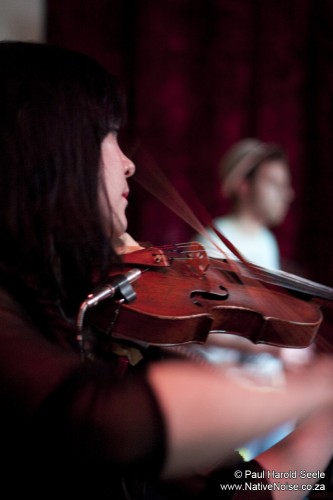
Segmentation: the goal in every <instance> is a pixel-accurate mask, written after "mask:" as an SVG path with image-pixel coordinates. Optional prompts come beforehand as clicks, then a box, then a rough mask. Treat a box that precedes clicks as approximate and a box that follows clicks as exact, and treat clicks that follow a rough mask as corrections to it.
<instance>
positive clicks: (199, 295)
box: [190, 285, 229, 307]
mask: <svg viewBox="0 0 333 500" xmlns="http://www.w3.org/2000/svg"><path fill="white" fill-rule="evenodd" d="M219 288H220V290H221V292H207V291H206V290H193V291H192V292H191V294H190V297H191V299H192V302H193V304H194V305H196V306H199V307H202V306H203V304H202V303H201V302H200V299H203V300H205V301H208V300H212V301H214V300H226V299H227V298H228V297H229V292H228V290H227V289H226V288H224V287H223V286H222V285H220V286H219Z"/></svg>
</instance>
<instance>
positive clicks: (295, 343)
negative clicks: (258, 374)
mask: <svg viewBox="0 0 333 500" xmlns="http://www.w3.org/2000/svg"><path fill="white" fill-rule="evenodd" d="M133 269H134V270H139V271H138V273H139V275H140V276H139V277H138V279H136V278H137V276H136V278H135V280H133V283H131V287H133V290H134V295H133V294H132V295H131V299H130V300H126V299H124V298H123V297H122V298H121V297H119V296H118V297H117V295H116V294H113V295H114V296H113V297H112V298H106V299H105V300H101V301H97V302H98V303H97V304H96V307H92V308H91V309H90V310H89V311H88V314H89V323H90V324H91V325H92V326H93V327H94V328H95V329H97V330H98V331H99V332H102V333H103V334H105V335H109V336H111V337H112V338H114V339H119V340H123V341H129V342H134V343H137V344H141V345H152V346H175V345H179V344H188V343H201V344H202V343H205V342H206V340H207V337H208V335H209V334H210V333H222V334H223V333H232V334H236V335H240V336H242V337H245V338H247V339H249V340H250V341H252V342H253V343H255V344H259V343H264V344H270V345H275V346H283V347H294V348H295V347H306V346H309V345H310V344H311V343H312V342H313V340H314V338H315V336H316V334H317V332H318V329H319V327H320V324H321V322H322V319H323V315H322V312H321V309H320V306H321V305H322V304H323V303H326V302H329V301H332V300H333V290H332V289H331V288H329V287H326V286H323V285H319V284H317V283H314V282H312V281H309V280H305V279H302V278H299V277H297V276H294V275H291V274H288V273H284V272H278V271H277V272H275V271H269V270H267V269H263V268H260V267H258V266H255V265H252V264H249V263H244V262H240V261H236V260H229V259H215V258H209V257H208V256H207V253H206V250H205V249H204V247H203V246H202V245H201V244H199V243H195V242H191V243H185V244H178V245H170V246H166V247H150V248H144V249H140V250H138V251H134V252H132V253H129V254H125V255H123V256H122V262H121V263H120V264H119V266H118V268H117V269H116V271H114V270H113V272H112V274H110V276H109V277H108V278H109V279H111V280H112V279H114V278H115V276H123V273H126V272H128V271H129V270H130V271H131V270H132V272H133V273H134V274H135V271H133ZM134 297H135V299H134V300H133V298H134ZM94 305H95V304H94Z"/></svg>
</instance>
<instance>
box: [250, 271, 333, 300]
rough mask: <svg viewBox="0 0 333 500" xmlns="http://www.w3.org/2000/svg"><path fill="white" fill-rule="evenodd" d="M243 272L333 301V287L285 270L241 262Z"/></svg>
mask: <svg viewBox="0 0 333 500" xmlns="http://www.w3.org/2000/svg"><path fill="white" fill-rule="evenodd" d="M240 267H241V268H242V274H243V275H244V276H247V277H252V278H256V279H259V280H260V281H262V282H263V283H268V284H271V285H276V286H281V287H282V288H286V289H288V290H290V291H293V292H299V293H301V294H303V295H307V296H308V297H309V298H316V299H322V300H323V301H324V302H325V303H326V302H328V303H330V302H332V301H333V288H330V287H328V286H325V285H321V284H319V283H316V282H314V281H311V280H308V279H306V278H301V277H299V276H296V275H294V274H290V273H287V272H285V271H275V270H270V269H264V268H262V267H260V266H256V265H254V264H249V263H247V264H246V265H244V264H242V263H240ZM330 305H331V306H332V304H330Z"/></svg>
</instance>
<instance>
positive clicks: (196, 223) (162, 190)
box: [134, 153, 298, 340]
mask: <svg viewBox="0 0 333 500" xmlns="http://www.w3.org/2000/svg"><path fill="white" fill-rule="evenodd" d="M145 157H146V160H145V162H144V169H142V168H141V165H140V168H139V169H138V170H137V174H136V176H135V177H134V179H135V180H136V182H137V183H138V184H140V185H141V186H142V187H143V188H144V189H146V191H148V192H149V193H151V194H152V195H153V196H155V197H156V198H157V199H158V200H159V201H160V202H162V203H163V204H164V205H165V206H166V207H168V208H169V209H170V210H171V211H172V212H174V213H175V214H176V215H177V216H178V217H180V218H181V219H182V220H184V221H185V222H186V223H187V224H188V225H189V226H190V227H191V228H192V229H193V230H194V231H196V232H198V233H199V234H202V235H203V236H204V237H205V238H206V239H207V240H208V241H210V243H211V244H212V245H213V246H214V247H215V248H216V249H217V250H218V251H219V252H220V254H221V256H222V258H223V259H225V261H227V262H228V263H229V265H230V267H231V269H232V270H234V272H235V273H236V274H237V275H239V274H242V275H243V273H241V272H240V267H239V262H238V263H237V262H236V261H235V259H230V258H229V257H228V255H227V253H226V252H225V251H224V250H223V249H222V248H221V247H220V246H219V245H218V244H217V243H216V241H215V239H213V238H212V237H211V235H210V233H209V232H208V231H207V229H206V227H205V226H204V225H203V224H202V222H200V220H199V219H198V217H197V216H196V215H195V214H194V212H193V210H192V209H191V208H190V207H189V206H188V205H187V204H186V202H185V201H184V199H183V198H182V197H181V196H180V195H179V193H178V192H177V190H176V189H175V188H174V186H173V185H172V184H171V182H170V181H169V180H168V179H167V177H166V176H165V175H164V174H163V173H162V171H161V169H159V168H158V166H157V164H156V163H155V162H153V161H152V159H151V158H149V157H148V155H147V154H146V153H145ZM197 204H198V203H197ZM200 208H202V206H201V205H200ZM201 212H203V210H201ZM206 226H208V227H210V228H211V229H213V231H214V232H215V233H216V234H217V236H219V238H220V240H221V241H222V242H223V243H224V244H225V245H226V247H227V248H228V249H229V250H230V251H231V252H232V253H233V254H234V255H235V256H236V257H237V258H238V259H239V260H240V261H241V262H242V264H243V266H242V269H243V270H244V269H245V268H246V269H247V271H248V272H249V268H248V262H247V261H246V260H245V259H244V258H243V257H242V255H241V254H240V253H239V252H238V251H237V249H236V248H235V247H234V246H233V245H232V243H231V242H230V241H229V240H228V239H227V238H226V237H225V236H224V235H222V234H220V233H219V232H218V231H217V230H216V228H214V227H213V225H212V223H211V218H210V217H209V223H207V221H206ZM172 246H173V247H174V246H175V245H169V248H170V247H172ZM176 246H177V245H176ZM178 246H179V247H180V246H181V245H178ZM167 247H168V245H166V246H165V248H167ZM251 267H252V264H251ZM254 268H255V266H254V267H252V269H254ZM270 274H271V273H267V271H265V270H263V269H262V268H258V269H257V270H256V273H255V275H254V276H253V275H252V276H251V274H250V276H251V277H252V278H257V280H258V276H259V275H262V277H263V281H264V278H265V279H266V280H267V276H268V275H270ZM280 280H281V283H280V284H281V285H283V282H284V280H283V278H282V277H280ZM294 280H295V281H297V280H298V278H297V277H296V278H294ZM276 284H277V285H278V284H279V283H276ZM258 286H264V285H263V283H262V282H260V280H259V281H258ZM247 293H248V294H250V295H252V292H251V287H250V288H248V290H247ZM267 293H269V290H268V289H267ZM272 297H273V296H272ZM252 299H253V300H255V297H254V296H253V297H252ZM274 302H275V304H276V302H278V300H276V297H275V296H274ZM281 307H283V308H284V309H285V310H286V309H287V310H288V309H289V310H290V311H292V306H291V305H290V306H289V305H288V304H287V303H286V301H283V303H282V304H281ZM285 340H287V339H285Z"/></svg>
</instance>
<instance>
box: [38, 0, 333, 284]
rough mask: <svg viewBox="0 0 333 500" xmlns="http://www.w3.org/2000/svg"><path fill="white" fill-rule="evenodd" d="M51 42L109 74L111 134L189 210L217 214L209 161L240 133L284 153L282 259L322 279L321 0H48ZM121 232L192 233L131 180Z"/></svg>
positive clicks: (329, 40)
mask: <svg viewBox="0 0 333 500" xmlns="http://www.w3.org/2000/svg"><path fill="white" fill-rule="evenodd" d="M47 24H48V30H47V36H48V40H49V41H50V42H51V43H55V44H57V45H62V46H66V47H70V48H74V49H78V50H81V51H84V52H86V53H88V54H91V55H93V56H94V57H96V58H97V59H98V60H99V61H100V62H102V63H103V64H104V65H105V66H106V67H107V68H108V69H109V70H111V71H112V72H114V73H115V74H117V75H119V77H120V78H121V80H122V81H123V83H124V86H125V88H126V92H127V96H128V125H127V127H126V130H125V131H124V135H123V138H122V141H123V146H124V149H125V150H126V151H127V152H128V153H130V154H133V155H134V156H133V157H134V159H135V161H136V164H137V167H138V169H140V168H142V166H143V165H144V164H146V163H149V164H150V166H151V167H152V168H153V169H154V170H157V168H158V169H161V170H162V171H163V172H164V174H165V175H167V176H168V178H169V179H170V181H171V182H172V184H173V186H174V187H175V188H176V189H177V190H178V191H179V192H180V194H181V195H182V196H184V198H185V199H186V200H187V201H188V202H189V204H190V205H191V206H193V208H195V207H196V206H197V203H196V199H195V198H194V195H193V193H195V196H196V198H197V199H199V200H201V203H203V204H204V206H205V207H206V208H207V209H208V211H209V212H210V214H211V215H212V216H215V215H217V214H220V213H223V211H225V210H226V205H225V203H224V202H223V200H221V197H220V192H219V185H218V176H217V164H218V162H219V159H220V157H221V155H222V154H223V153H224V152H225V151H226V149H227V148H228V147H229V146H230V145H231V144H232V143H233V142H234V141H237V140H239V139H240V138H243V137H248V136H252V137H257V138H260V139H262V140H269V141H274V142H277V143H279V144H281V145H282V146H283V147H284V148H285V149H286V150H287V152H288V155H289V159H290V164H291V169H292V176H293V183H294V187H295V190H296V199H295V202H294V203H293V206H292V208H291V210H290V213H289V214H288V217H287V219H286V220H285V222H284V223H283V224H282V225H281V227H279V228H278V229H277V230H276V234H277V237H278V239H279V243H280V246H281V252H282V257H283V258H284V259H285V260H286V261H290V262H293V263H294V264H296V265H297V266H300V269H302V271H303V272H304V273H305V274H306V275H307V276H308V277H310V278H312V279H315V280H318V281H321V282H324V283H326V284H328V285H332V286H333V224H332V223H333V210H332V207H331V199H332V197H333V157H332V156H333V141H332V139H333V137H332V135H333V116H332V113H333V99H332V89H333V85H332V84H333V65H332V63H331V62H332V60H333V57H332V56H333V54H332V51H333V37H332V33H333V1H332V0H321V1H320V2H318V1H317V0H167V1H161V2H156V0H95V1H94V2H89V1H82V0H67V1H66V2H58V1H57V0H48V23H47ZM132 185H133V187H132V196H131V208H130V209H129V218H130V221H131V222H130V231H131V232H132V234H133V235H134V236H135V237H136V238H138V239H140V240H148V241H151V242H152V243H154V244H163V243H173V242H180V241H184V240H187V239H188V238H189V237H190V236H191V235H192V234H193V229H191V228H190V227H189V226H187V224H186V223H185V222H183V221H182V220H181V219H179V218H178V217H176V216H175V215H173V213H172V212H170V211H169V209H167V208H165V207H164V206H163V205H161V204H160V203H159V202H158V201H156V200H155V199H154V198H153V197H151V196H150V195H148V194H147V193H146V192H144V191H143V189H142V188H140V187H139V186H137V185H136V184H135V183H134V182H133V183H132Z"/></svg>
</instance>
